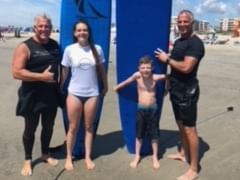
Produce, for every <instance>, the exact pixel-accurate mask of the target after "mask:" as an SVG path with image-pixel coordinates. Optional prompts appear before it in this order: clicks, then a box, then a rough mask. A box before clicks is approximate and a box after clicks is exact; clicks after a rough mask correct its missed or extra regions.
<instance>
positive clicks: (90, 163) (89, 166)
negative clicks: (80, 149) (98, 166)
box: [85, 158, 95, 170]
mask: <svg viewBox="0 0 240 180" xmlns="http://www.w3.org/2000/svg"><path fill="white" fill-rule="evenodd" d="M85 163H86V166H87V169H88V170H93V169H94V168H95V164H94V162H93V161H92V160H91V159H90V158H87V159H85Z"/></svg>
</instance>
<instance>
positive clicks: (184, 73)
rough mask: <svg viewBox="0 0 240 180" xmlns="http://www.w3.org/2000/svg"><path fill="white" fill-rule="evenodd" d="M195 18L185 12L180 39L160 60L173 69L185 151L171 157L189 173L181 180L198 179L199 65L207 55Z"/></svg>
mask: <svg viewBox="0 0 240 180" xmlns="http://www.w3.org/2000/svg"><path fill="white" fill-rule="evenodd" d="M193 23H194V17H193V13H192V12H191V11H189V10H182V11H181V12H180V13H179V14H178V17H177V26H178V29H179V33H180V38H179V39H177V40H176V41H175V43H174V45H173V49H172V51H171V55H170V56H168V54H167V53H165V52H163V51H157V52H156V57H157V58H158V59H159V60H160V61H161V62H163V63H166V64H168V65H169V66H170V68H171V73H170V81H169V84H170V99H171V102H172V107H173V111H174V115H175V119H176V122H177V125H178V128H179V132H180V135H181V140H182V144H181V148H180V151H179V152H178V153H177V154H173V155H170V156H169V158H172V159H175V160H180V161H183V162H186V161H188V163H189V165H190V167H189V169H188V171H187V172H186V173H185V174H183V175H181V176H180V177H178V180H193V179H196V178H197V177H198V165H199V159H198V158H199V156H198V151H199V139H198V133H197V128H196V120H197V102H198V98H199V83H198V79H197V71H198V66H199V64H200V61H201V59H202V58H203V56H204V52H205V50H204V45H203V42H202V41H201V40H200V39H199V38H198V36H197V35H195V34H194V32H193Z"/></svg>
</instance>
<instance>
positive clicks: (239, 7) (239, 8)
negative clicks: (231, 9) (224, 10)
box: [237, 2, 240, 13]
mask: <svg viewBox="0 0 240 180" xmlns="http://www.w3.org/2000/svg"><path fill="white" fill-rule="evenodd" d="M237 12H238V13H240V2H239V3H238V4H237Z"/></svg>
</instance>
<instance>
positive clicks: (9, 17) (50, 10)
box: [0, 0, 60, 26]
mask: <svg viewBox="0 0 240 180" xmlns="http://www.w3.org/2000/svg"><path fill="white" fill-rule="evenodd" d="M41 4H42V5H41ZM53 4H54V5H53ZM58 11H60V1H59V0H35V1H32V0H16V1H14V0H1V7H0V17H1V18H0V25H16V26H31V25H32V24H33V19H34V17H35V16H36V15H37V14H43V13H46V14H47V15H49V16H50V17H51V18H52V20H53V24H54V26H58V23H59V16H60V15H59V14H60V12H58Z"/></svg>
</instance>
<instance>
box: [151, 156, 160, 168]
mask: <svg viewBox="0 0 240 180" xmlns="http://www.w3.org/2000/svg"><path fill="white" fill-rule="evenodd" d="M152 161H153V164H152V166H153V168H154V169H158V168H160V163H159V161H158V159H157V158H155V157H153V158H152Z"/></svg>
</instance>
